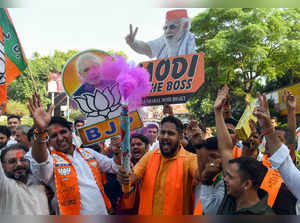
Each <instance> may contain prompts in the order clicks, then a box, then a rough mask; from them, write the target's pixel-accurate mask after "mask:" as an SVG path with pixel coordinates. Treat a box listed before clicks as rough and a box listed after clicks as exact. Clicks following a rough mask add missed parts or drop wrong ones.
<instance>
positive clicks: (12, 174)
mask: <svg viewBox="0 0 300 223" xmlns="http://www.w3.org/2000/svg"><path fill="white" fill-rule="evenodd" d="M18 170H24V172H22V173H17V171H18ZM30 173H31V170H30V168H25V167H22V166H19V167H16V168H15V169H14V170H13V171H11V172H5V174H6V176H7V177H8V178H11V179H14V180H17V181H21V182H23V183H26V182H27V179H28V176H29V174H30Z"/></svg>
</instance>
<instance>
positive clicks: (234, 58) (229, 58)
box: [188, 8, 300, 125]
mask: <svg viewBox="0 0 300 223" xmlns="http://www.w3.org/2000/svg"><path fill="white" fill-rule="evenodd" d="M299 12H300V9H272V8H269V9H262V8H251V9H241V8H234V9H229V8H228V9H218V8H213V9H209V10H207V11H205V12H203V13H200V14H199V15H197V16H196V17H194V18H193V19H192V29H191V31H192V32H193V33H194V34H195V36H196V46H197V51H198V52H200V51H203V52H204V53H205V83H204V84H203V86H201V88H200V89H199V91H198V92H197V93H196V94H195V96H194V97H193V98H192V99H191V100H190V102H189V103H188V104H189V109H190V110H191V111H192V112H193V113H194V115H196V117H197V118H198V119H200V120H202V121H203V122H204V123H205V124H208V125H212V124H213V120H214V119H213V110H212V106H213V104H214V100H215V98H216V95H217V91H218V89H220V88H221V87H222V86H223V85H224V84H228V86H229V87H230V90H231V108H232V111H233V115H234V117H235V118H237V119H238V118H239V117H240V116H241V114H242V112H243V110H244V106H245V100H244V98H245V96H246V94H248V93H250V94H254V90H255V89H257V87H258V86H259V85H261V84H259V81H261V80H266V81H271V80H275V79H277V78H283V77H284V76H285V75H287V74H289V75H291V78H290V80H291V81H293V80H296V79H298V78H299V77H300V57H299V54H300V13H299Z"/></svg>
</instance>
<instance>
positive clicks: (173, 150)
mask: <svg viewBox="0 0 300 223" xmlns="http://www.w3.org/2000/svg"><path fill="white" fill-rule="evenodd" d="M162 147H163V146H162V143H161V142H159V149H160V152H161V154H162V155H163V156H164V157H167V158H171V157H174V156H175V155H176V154H177V150H178V147H179V140H178V141H177V143H176V144H175V145H174V147H172V148H171V149H170V151H165V150H163V149H162Z"/></svg>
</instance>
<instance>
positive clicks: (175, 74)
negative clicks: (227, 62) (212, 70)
mask: <svg viewBox="0 0 300 223" xmlns="http://www.w3.org/2000/svg"><path fill="white" fill-rule="evenodd" d="M140 65H141V66H143V67H144V68H146V69H147V70H148V72H149V73H150V81H151V83H152V91H151V93H150V94H149V95H148V96H147V97H145V98H144V99H143V105H145V106H152V105H163V104H166V103H167V104H182V103H185V102H186V101H188V100H189V98H190V97H191V96H193V95H194V93H195V92H196V91H197V90H198V89H199V88H200V86H201V85H202V84H203V83H204V80H205V76H204V53H203V52H201V53H195V54H187V55H182V56H177V57H168V58H163V59H158V60H152V61H147V62H142V63H140Z"/></svg>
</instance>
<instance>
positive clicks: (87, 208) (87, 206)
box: [31, 148, 119, 215]
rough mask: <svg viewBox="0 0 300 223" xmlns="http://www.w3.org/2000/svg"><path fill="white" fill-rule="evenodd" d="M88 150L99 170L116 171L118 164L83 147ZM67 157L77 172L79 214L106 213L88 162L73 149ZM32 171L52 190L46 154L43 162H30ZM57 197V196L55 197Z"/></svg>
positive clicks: (50, 168) (49, 164)
mask: <svg viewBox="0 0 300 223" xmlns="http://www.w3.org/2000/svg"><path fill="white" fill-rule="evenodd" d="M84 150H86V151H88V152H90V153H91V154H92V155H93V156H94V157H95V158H96V160H97V161H98V163H99V167H100V170H101V172H109V173H117V171H118V170H119V166H118V165H117V164H116V163H115V162H114V161H113V159H110V158H108V157H106V156H104V155H102V154H100V153H98V152H96V151H94V150H92V149H88V148H84ZM67 157H68V158H69V159H70V161H71V162H72V164H73V166H74V168H75V171H76V173H77V179H78V184H79V190H80V198H81V210H80V214H81V215H107V210H106V206H105V203H104V199H103V196H102V194H101V191H100V190H99V187H98V185H97V183H96V181H95V179H94V176H93V173H92V171H91V169H90V167H89V165H88V163H87V162H86V161H85V160H84V159H83V157H82V156H81V155H80V153H79V152H78V151H77V150H75V151H74V153H73V156H71V155H68V154H67ZM31 168H32V172H33V173H34V174H35V175H36V176H38V177H39V178H40V179H41V180H42V181H43V182H45V183H46V184H47V185H49V186H50V187H51V188H52V189H53V191H55V197H56V186H55V182H54V175H53V159H52V157H51V156H50V155H49V154H48V160H47V161H46V162H43V163H37V162H36V161H35V160H33V161H32V162H31ZM56 199H57V198H56Z"/></svg>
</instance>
